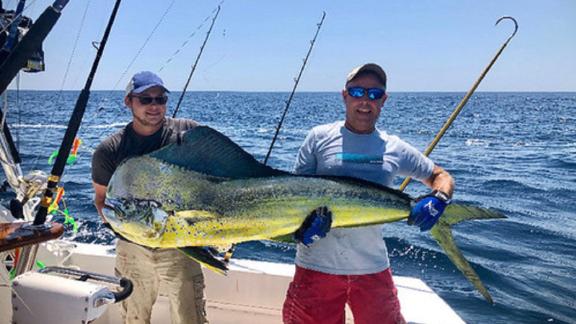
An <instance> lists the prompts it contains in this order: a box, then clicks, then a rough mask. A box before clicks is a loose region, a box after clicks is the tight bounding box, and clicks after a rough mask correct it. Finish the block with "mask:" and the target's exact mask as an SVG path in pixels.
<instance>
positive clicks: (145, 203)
mask: <svg viewBox="0 0 576 324" xmlns="http://www.w3.org/2000/svg"><path fill="white" fill-rule="evenodd" d="M102 213H103V214H104V217H105V218H106V220H107V221H108V222H109V223H110V225H111V226H112V228H113V229H114V230H115V231H117V232H118V233H119V234H121V235H123V236H125V237H126V238H127V239H130V240H133V241H135V242H136V243H139V244H143V245H149V243H150V240H152V241H159V240H160V239H161V238H162V234H164V231H165V229H166V222H167V220H168V217H169V216H170V214H169V213H168V212H166V211H164V210H163V209H162V204H161V203H160V202H158V201H155V200H148V199H136V198H106V200H105V202H104V208H103V209H102Z"/></svg>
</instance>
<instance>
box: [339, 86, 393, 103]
mask: <svg viewBox="0 0 576 324" xmlns="http://www.w3.org/2000/svg"><path fill="white" fill-rule="evenodd" d="M346 91H348V94H349V95H350V96H351V97H353V98H362V97H364V95H365V94H368V99H370V100H378V99H380V98H382V97H383V96H384V93H385V91H384V89H380V88H370V89H366V88H362V87H350V88H347V89H346Z"/></svg>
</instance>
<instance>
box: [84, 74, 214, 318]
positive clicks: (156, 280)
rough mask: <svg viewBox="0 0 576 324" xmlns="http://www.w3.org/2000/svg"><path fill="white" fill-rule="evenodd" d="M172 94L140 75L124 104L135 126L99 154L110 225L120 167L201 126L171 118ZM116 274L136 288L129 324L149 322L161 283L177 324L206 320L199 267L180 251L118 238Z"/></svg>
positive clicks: (97, 174) (96, 173)
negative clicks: (110, 196) (110, 193)
mask: <svg viewBox="0 0 576 324" xmlns="http://www.w3.org/2000/svg"><path fill="white" fill-rule="evenodd" d="M168 93H169V91H168V89H166V87H165V86H164V83H163V82H162V79H160V77H158V76H157V75H156V74H154V73H152V72H148V71H144V72H139V73H136V74H135V75H134V76H133V77H132V79H131V80H130V83H129V84H128V86H127V87H126V95H125V97H124V104H125V105H126V106H127V107H128V108H129V109H130V110H131V111H132V117H133V118H132V122H130V123H129V124H128V125H126V127H124V128H123V129H121V130H120V131H118V132H117V133H115V134H113V135H111V136H110V137H108V138H106V139H105V140H104V141H103V142H102V143H101V144H100V145H99V146H98V147H97V148H96V151H94V155H93V156H92V181H93V186H94V191H95V197H94V204H95V205H96V208H97V209H98V213H99V215H100V217H102V219H103V221H104V225H105V226H106V225H107V224H106V220H105V219H104V218H103V216H102V208H103V207H104V201H105V198H106V187H107V186H108V182H109V181H110V178H111V177H112V174H113V173H114V171H115V170H116V168H117V167H118V165H119V164H120V163H121V162H122V161H123V160H125V159H127V158H129V157H133V156H139V155H143V154H146V153H150V152H152V151H155V150H157V149H159V148H161V147H162V146H165V145H168V144H170V143H174V142H176V141H177V138H178V136H179V135H180V134H181V133H182V132H184V131H186V130H188V129H191V128H194V127H196V126H197V123H196V122H194V121H192V120H184V119H171V118H166V102H167V101H168V96H167V94H168ZM107 227H108V228H110V227H109V225H108V226H107ZM116 272H117V274H118V275H120V276H123V277H127V278H128V279H130V280H131V281H132V283H133V284H134V290H133V292H132V295H131V296H130V297H128V298H127V299H126V300H124V301H123V302H122V317H123V318H124V322H125V323H150V317H151V313H152V306H153V305H154V302H155V301H156V298H157V296H158V289H159V286H160V285H162V286H165V287H166V288H167V290H168V296H169V299H170V312H171V317H172V323H206V322H207V320H206V312H205V309H204V303H205V301H204V292H203V290H204V278H203V275H202V270H201V268H200V265H199V264H198V263H196V262H195V261H193V260H192V259H190V258H188V257H187V256H185V255H184V254H183V253H181V252H179V251H178V250H176V249H153V248H148V247H144V246H140V245H137V244H134V243H132V242H129V241H126V240H124V239H122V238H121V237H119V238H118V240H117V244H116Z"/></svg>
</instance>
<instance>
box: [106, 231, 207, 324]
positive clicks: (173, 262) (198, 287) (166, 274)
mask: <svg viewBox="0 0 576 324" xmlns="http://www.w3.org/2000/svg"><path fill="white" fill-rule="evenodd" d="M116 274H117V275H118V276H122V277H126V278H128V279H130V280H132V284H133V285H134V291H133V292H132V294H131V295H130V297H128V298H127V299H126V300H124V301H123V302H122V307H121V309H122V317H123V319H124V322H125V323H130V324H132V323H150V318H151V314H152V306H153V305H154V302H155V301H156V298H157V296H158V290H159V287H160V286H162V287H166V290H165V291H166V292H167V294H168V297H169V299H170V313H171V317H172V323H175V324H176V323H191V324H192V323H194V324H196V323H207V320H206V311H205V309H204V304H205V301H204V292H203V291H204V277H203V275H202V270H201V268H200V265H199V264H198V263H196V262H195V261H194V260H192V259H190V258H188V257H187V256H185V255H184V254H182V253H181V252H179V251H178V250H176V249H156V250H151V249H147V248H144V247H142V246H139V245H137V244H134V243H130V242H127V241H124V240H120V239H119V240H118V243H117V244H116Z"/></svg>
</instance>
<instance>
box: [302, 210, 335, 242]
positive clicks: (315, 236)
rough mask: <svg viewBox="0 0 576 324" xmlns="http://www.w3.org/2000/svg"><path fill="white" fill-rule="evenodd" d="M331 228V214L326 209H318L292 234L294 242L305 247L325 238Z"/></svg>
mask: <svg viewBox="0 0 576 324" xmlns="http://www.w3.org/2000/svg"><path fill="white" fill-rule="evenodd" d="M330 226H332V212H331V211H330V210H329V209H328V207H326V206H324V207H318V208H316V209H315V210H314V211H312V213H310V215H308V216H307V217H306V219H305V220H304V223H302V225H301V226H300V228H299V229H298V230H296V232H295V233H294V240H296V242H299V243H302V244H304V245H306V246H310V244H312V243H314V242H316V241H318V240H319V239H321V238H323V237H326V233H328V232H329V231H330Z"/></svg>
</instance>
